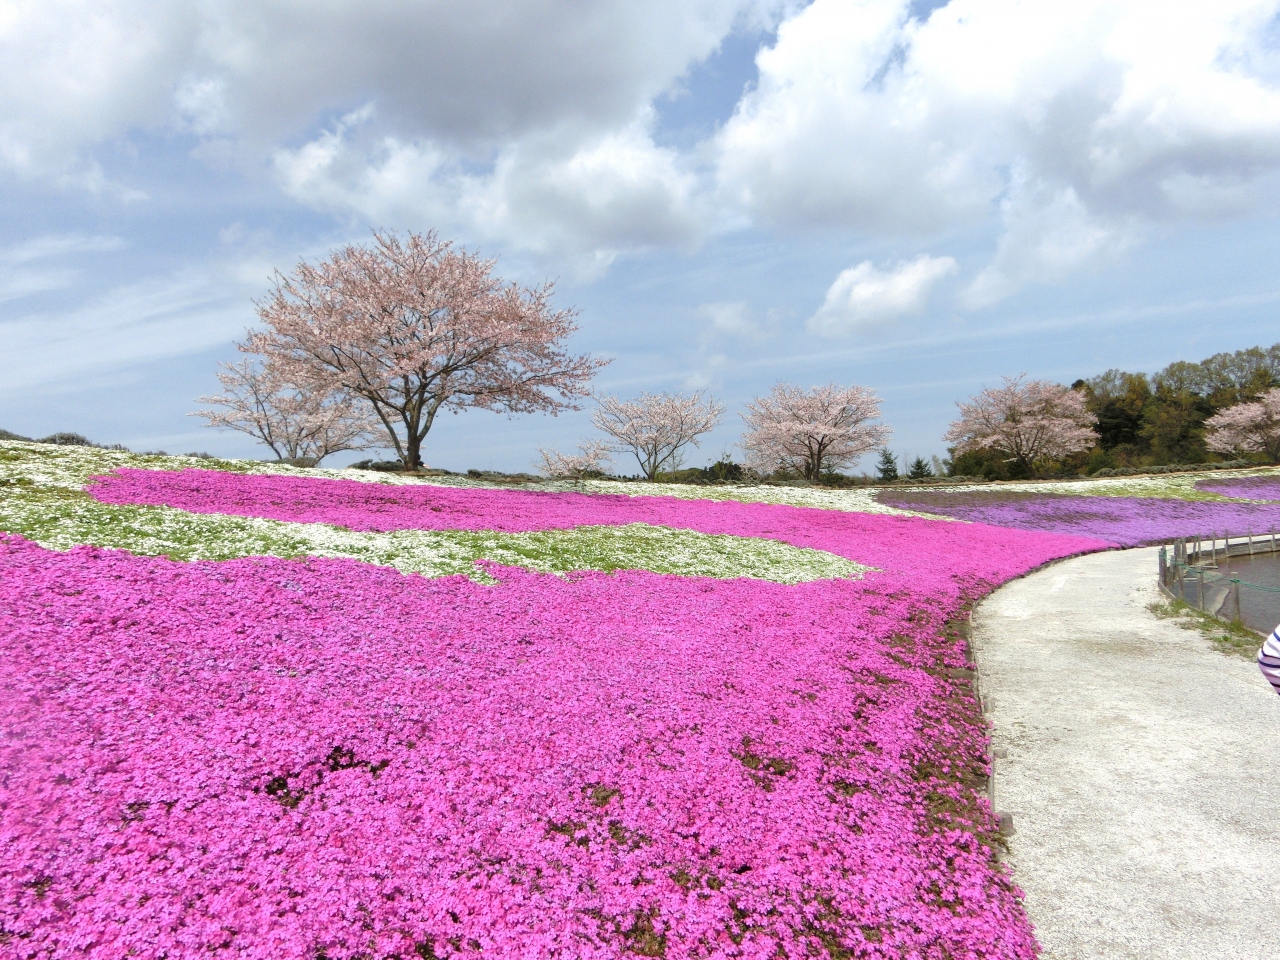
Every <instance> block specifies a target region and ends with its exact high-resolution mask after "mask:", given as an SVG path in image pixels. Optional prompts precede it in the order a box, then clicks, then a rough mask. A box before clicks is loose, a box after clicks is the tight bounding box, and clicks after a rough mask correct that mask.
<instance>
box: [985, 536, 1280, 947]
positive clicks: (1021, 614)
mask: <svg viewBox="0 0 1280 960" xmlns="http://www.w3.org/2000/svg"><path fill="white" fill-rule="evenodd" d="M1155 578H1156V549H1155V548H1143V549H1138V550H1124V551H1115V552H1111V553H1103V554H1094V555H1092V556H1088V557H1080V558H1077V559H1074V560H1068V561H1064V562H1063V563H1060V564H1055V565H1054V566H1051V567H1048V568H1046V569H1044V570H1041V571H1039V572H1037V573H1035V574H1032V575H1031V576H1028V577H1025V578H1023V579H1022V580H1017V581H1014V582H1013V583H1010V584H1008V585H1006V586H1005V587H1003V588H1001V589H1000V590H997V591H996V592H995V593H994V594H992V595H991V596H990V597H989V598H987V600H985V601H984V602H983V603H982V604H981V605H980V606H979V607H978V609H977V610H976V611H975V613H974V617H973V636H974V647H975V650H976V654H977V658H978V664H979V669H980V675H981V678H982V691H983V694H984V696H986V697H987V698H988V700H989V701H991V706H990V709H989V713H988V716H989V718H990V720H991V722H992V724H993V740H994V744H993V745H994V749H995V753H996V756H997V758H998V759H997V760H996V781H995V790H996V809H998V810H1002V811H1008V812H1010V813H1012V814H1013V825H1014V828H1015V830H1016V834H1015V835H1014V836H1013V837H1012V839H1011V840H1010V856H1009V860H1010V862H1011V863H1012V864H1013V866H1014V876H1015V879H1016V881H1017V883H1018V884H1019V886H1021V887H1022V888H1023V890H1024V891H1025V892H1026V906H1027V912H1028V914H1029V915H1030V917H1031V921H1032V923H1034V924H1035V926H1036V933H1037V936H1038V937H1039V938H1040V942H1041V943H1042V944H1043V945H1044V957H1045V958H1050V960H1077V958H1079V960H1085V958H1089V960H1093V958H1099V957H1105V958H1127V957H1134V958H1138V957H1141V958H1155V957H1178V958H1183V957H1185V958H1196V960H1209V958H1219V957H1221V958H1224V960H1225V958H1231V960H1247V958H1254V957H1257V958H1266V960H1271V958H1274V957H1277V956H1280V697H1277V696H1276V695H1275V694H1274V693H1272V692H1271V689H1270V687H1269V686H1268V685H1267V683H1266V682H1265V681H1264V680H1263V679H1262V676H1261V674H1260V673H1259V672H1258V668H1257V667H1256V666H1255V665H1254V664H1252V663H1250V662H1248V661H1246V660H1243V659H1240V658H1239V657H1234V656H1226V655H1224V654H1220V653H1218V652H1217V651H1215V650H1214V649H1213V648H1212V647H1211V645H1210V644H1209V641H1208V640H1206V639H1205V638H1204V637H1202V636H1201V634H1200V633H1198V632H1196V631H1192V630H1186V629H1183V628H1182V627H1179V626H1177V625H1176V624H1175V623H1173V622H1171V621H1169V620H1161V619H1159V618H1158V617H1156V616H1155V615H1154V614H1152V613H1151V612H1150V611H1149V610H1148V609H1147V607H1148V604H1150V603H1153V602H1155V601H1156V600H1157V598H1158V592H1157V590H1156V587H1155Z"/></svg>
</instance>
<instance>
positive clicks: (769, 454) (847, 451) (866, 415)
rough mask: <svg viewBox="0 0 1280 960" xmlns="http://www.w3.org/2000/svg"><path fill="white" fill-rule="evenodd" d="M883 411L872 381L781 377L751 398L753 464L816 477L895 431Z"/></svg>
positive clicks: (746, 445)
mask: <svg viewBox="0 0 1280 960" xmlns="http://www.w3.org/2000/svg"><path fill="white" fill-rule="evenodd" d="M879 417H880V398H879V397H878V396H877V395H876V393H875V391H873V390H871V389H869V388H867V387H860V386H856V385H855V386H849V387H842V386H837V385H835V384H831V385H828V386H823V387H814V388H812V389H810V390H804V389H801V388H800V387H797V386H795V385H794V384H790V383H779V384H777V385H775V386H774V388H773V390H772V391H771V392H770V393H769V395H768V396H765V397H756V398H755V399H753V400H752V401H751V402H750V403H748V404H747V413H745V414H743V416H742V419H743V420H744V421H745V422H746V425H747V431H746V433H745V434H743V437H742V444H741V445H742V448H743V449H744V450H746V451H747V465H748V466H750V467H752V468H753V469H755V470H758V471H760V472H762V473H773V472H774V471H776V470H789V471H792V472H795V473H799V474H801V475H803V476H804V478H805V479H806V480H809V481H811V482H812V481H816V480H818V479H819V478H820V477H821V476H822V474H823V473H824V472H825V471H829V470H836V469H838V468H840V467H844V466H848V465H849V464H852V463H855V462H856V461H857V460H858V458H860V457H861V456H862V455H863V454H865V453H867V452H868V451H870V450H874V449H875V448H876V447H879V446H882V445H883V444H884V442H885V441H886V440H888V439H889V436H890V434H891V433H892V431H891V430H890V429H889V427H887V426H885V425H884V424H882V423H877V422H876V421H877V420H878V419H879Z"/></svg>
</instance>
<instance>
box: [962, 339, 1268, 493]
mask: <svg viewBox="0 0 1280 960" xmlns="http://www.w3.org/2000/svg"><path fill="white" fill-rule="evenodd" d="M1277 387H1280V343H1278V344H1275V345H1273V346H1271V347H1265V348H1264V347H1250V348H1249V349H1247V350H1237V351H1235V352H1234V353H1217V354H1214V355H1213V356H1211V357H1209V358H1208V359H1206V360H1202V361H1200V362H1199V363H1192V362H1188V361H1183V360H1180V361H1178V362H1176V363H1171V364H1169V366H1167V367H1165V368H1164V369H1163V370H1161V371H1159V372H1158V373H1155V374H1150V375H1149V374H1146V373H1130V372H1128V371H1125V370H1118V369H1112V370H1108V371H1106V372H1105V373H1102V374H1099V375H1098V376H1095V377H1090V378H1088V379H1081V380H1077V381H1075V383H1073V384H1072V385H1071V389H1072V390H1073V391H1074V392H1076V393H1077V394H1079V395H1080V396H1081V397H1082V398H1083V401H1084V402H1083V408H1084V410H1085V411H1087V412H1088V413H1089V414H1092V415H1093V417H1095V418H1096V422H1095V424H1094V427H1093V429H1094V430H1095V431H1096V434H1097V439H1096V442H1094V443H1092V444H1090V445H1089V446H1087V447H1085V448H1084V449H1080V450H1077V451H1075V452H1072V453H1069V454H1067V455H1065V456H1062V457H1061V458H1059V459H1057V460H1056V461H1054V462H1049V463H1044V464H1041V465H1039V469H1038V470H1035V471H1033V468H1032V466H1031V465H1030V464H1028V463H1027V462H1025V461H1023V460H1019V459H1018V458H1017V457H1011V456H1010V455H1009V454H1008V453H1005V452H1003V451H1001V450H998V449H994V448H991V447H986V448H981V449H962V448H961V447H962V445H960V444H958V445H957V446H956V447H953V448H951V454H952V456H951V460H950V461H949V472H951V473H954V474H966V475H973V476H983V477H987V478H988V479H992V480H1017V479H1023V478H1025V477H1028V476H1031V475H1032V474H1033V472H1035V473H1038V474H1048V475H1052V474H1055V473H1061V474H1077V473H1083V474H1093V473H1097V472H1098V471H1099V470H1105V469H1123V468H1143V467H1156V466H1165V465H1169V464H1196V463H1213V462H1217V461H1223V460H1232V459H1234V458H1235V457H1237V456H1240V455H1241V453H1242V452H1244V453H1245V454H1252V455H1254V456H1255V457H1256V458H1258V459H1260V460H1261V459H1271V460H1274V459H1276V458H1275V457H1274V456H1272V455H1271V454H1270V453H1269V452H1268V451H1267V449H1266V443H1267V441H1266V440H1265V438H1263V439H1260V440H1259V441H1258V442H1257V443H1251V442H1250V441H1249V440H1248V438H1247V437H1241V436H1239V435H1229V434H1227V433H1225V432H1224V431H1223V430H1221V429H1219V430H1217V431H1215V429H1214V427H1215V426H1217V425H1219V424H1221V425H1222V426H1223V427H1225V426H1227V421H1225V420H1222V419H1219V420H1216V421H1214V423H1210V422H1209V421H1210V420H1211V419H1213V418H1215V417H1219V415H1223V416H1227V411H1228V410H1229V409H1231V408H1235V409H1236V410H1237V411H1239V410H1240V409H1241V405H1251V404H1260V403H1262V402H1263V401H1264V394H1267V393H1268V391H1271V390H1273V389H1275V388H1277ZM1229 419H1230V418H1229ZM1215 433H1217V434H1220V437H1219V440H1218V442H1217V443H1216V444H1215V441H1214V435H1215ZM948 439H951V438H950V437H949V438H948ZM1215 446H1216V447H1217V448H1218V449H1215Z"/></svg>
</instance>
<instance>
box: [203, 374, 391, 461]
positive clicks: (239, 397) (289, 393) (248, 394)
mask: <svg viewBox="0 0 1280 960" xmlns="http://www.w3.org/2000/svg"><path fill="white" fill-rule="evenodd" d="M221 367H222V369H221V370H219V372H218V381H219V382H220V383H221V384H222V389H223V391H224V392H223V393H221V394H218V395H216V396H211V397H201V398H200V402H201V403H208V404H212V405H213V408H210V409H206V410H198V411H196V412H195V413H194V414H193V416H199V417H204V418H205V419H206V420H208V421H209V426H211V427H227V428H230V429H232V430H239V431H240V432H241V433H247V434H249V435H250V436H252V437H254V438H256V439H257V440H260V441H261V442H262V443H265V444H266V445H267V446H268V447H270V448H271V452H272V453H274V454H275V455H276V457H277V459H281V460H284V459H290V460H296V459H307V460H314V461H315V462H316V463H319V462H320V461H321V460H323V459H324V458H325V457H327V456H329V454H331V453H338V452H340V451H342V450H365V449H368V448H369V447H372V446H374V445H375V441H374V439H373V437H374V434H375V433H376V431H377V430H378V429H379V427H380V424H379V423H378V421H377V419H376V418H375V417H374V415H373V408H372V407H371V406H370V405H369V404H368V403H367V402H365V401H364V400H362V399H361V398H359V397H354V396H351V395H349V394H346V393H343V392H342V391H334V390H324V389H309V388H307V387H303V386H299V385H298V384H297V383H294V382H291V381H290V380H289V379H288V378H287V377H285V376H284V375H283V374H282V373H281V371H280V370H279V368H278V367H277V366H276V365H273V364H270V363H267V364H262V363H256V364H255V363H253V362H252V361H250V360H242V361H240V362H239V363H235V364H231V363H224V364H222V365H221Z"/></svg>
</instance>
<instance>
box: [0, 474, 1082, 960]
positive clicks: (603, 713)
mask: <svg viewBox="0 0 1280 960" xmlns="http://www.w3.org/2000/svg"><path fill="white" fill-rule="evenodd" d="M218 476H220V477H223V478H225V479H218V478H217V477H214V478H213V479H210V478H209V477H208V476H205V475H203V473H201V474H197V473H194V472H170V473H169V474H167V475H161V476H153V477H140V476H137V475H134V474H130V473H124V474H121V475H113V476H112V477H111V478H109V479H107V480H105V481H103V482H102V483H101V484H99V485H98V486H96V487H95V488H94V494H95V496H96V497H99V498H102V499H114V501H115V502H114V503H111V504H106V503H102V502H100V501H99V500H96V499H90V498H88V497H85V496H83V495H81V498H80V499H79V500H76V501H75V504H76V510H78V511H82V512H84V513H85V514H86V515H89V514H93V511H112V510H116V511H140V512H141V514H125V516H128V517H136V516H139V515H144V516H152V517H154V516H156V515H163V516H165V517H169V518H171V520H170V521H166V522H171V523H172V525H174V526H177V525H179V524H180V523H181V522H182V520H183V518H185V520H186V521H187V522H188V523H191V524H199V523H203V522H208V523H211V524H216V523H223V522H227V523H240V524H250V525H256V524H262V525H271V524H276V525H280V526H282V527H283V528H286V529H288V530H298V529H301V528H304V527H305V528H311V527H317V526H320V525H325V527H324V528H325V529H327V530H331V531H334V532H335V534H344V535H349V536H352V537H392V536H399V535H405V536H419V535H428V534H441V535H444V534H449V535H453V534H457V533H460V532H461V533H466V534H468V535H474V536H477V537H491V538H501V537H517V536H547V535H552V534H554V535H557V536H560V535H576V534H577V532H578V531H579V530H580V529H581V527H580V526H578V524H582V523H588V524H590V525H591V529H592V530H604V529H610V528H611V527H612V525H617V524H633V523H636V522H643V523H644V524H646V527H645V528H644V529H646V530H650V531H655V533H654V537H656V538H657V539H655V540H654V541H653V542H652V543H651V544H650V545H649V546H648V547H647V548H646V549H645V550H641V551H637V553H636V555H635V560H636V561H637V562H646V563H647V562H650V561H649V559H646V558H645V557H644V556H642V554H644V553H646V551H648V552H651V553H656V552H659V550H660V547H658V546H655V544H669V543H670V542H671V541H670V540H665V539H663V538H665V537H668V536H669V535H673V534H676V535H694V536H700V537H724V538H729V539H726V541H724V542H725V543H726V544H727V545H726V547H725V549H726V550H727V549H730V548H733V549H736V546H737V545H740V544H746V543H754V542H767V543H771V544H774V545H775V546H778V547H786V549H791V550H795V549H796V548H797V547H800V548H805V549H809V550H812V551H813V552H817V551H818V550H821V551H825V552H826V553H827V554H828V555H830V554H834V555H837V556H838V557H840V558H844V559H845V561H846V562H848V561H852V562H853V563H856V565H857V567H856V569H857V570H858V571H865V570H866V569H867V568H868V567H871V568H876V569H873V570H869V571H867V572H866V573H865V575H864V576H863V577H862V578H861V579H849V578H832V579H820V580H814V581H812V582H799V583H792V584H781V583H771V582H761V581H760V580H747V579H719V580H716V579H709V578H706V577H693V576H671V575H662V574H655V573H653V572H650V571H647V570H630V571H627V570H623V571H619V572H615V573H611V574H606V573H603V572H581V573H574V574H570V575H568V576H560V577H557V576H551V575H548V574H545V573H538V572H533V571H529V570H521V569H515V568H512V567H499V566H494V565H489V566H488V568H487V569H488V579H489V580H490V581H491V582H490V584H483V583H477V582H475V581H473V580H469V579H467V578H465V577H460V576H449V577H438V578H436V579H427V578H424V577H422V576H415V575H404V574H402V573H399V572H396V571H393V570H389V569H386V568H382V567H377V566H372V565H370V564H368V563H361V562H358V561H357V560H355V559H293V560H289V559H282V558H263V557H259V558H253V559H240V560H226V561H222V562H210V561H199V562H177V561H174V560H171V559H168V558H163V557H138V556H132V555H130V554H127V553H123V552H119V551H109V550H101V549H94V548H88V547H80V548H75V549H71V550H70V551H69V552H55V551H52V550H48V549H45V548H43V547H41V546H38V545H36V544H34V543H31V542H29V541H28V540H24V539H22V538H19V537H15V536H8V537H3V538H0V596H2V597H3V601H4V602H3V603H0V691H3V693H2V694H0V711H2V714H0V715H2V716H3V721H2V726H3V729H4V730H5V731H6V737H5V739H4V740H3V741H0V757H2V763H3V767H4V770H5V771H6V774H5V778H4V779H3V780H2V781H0V809H3V810H4V811H5V814H4V816H3V817H2V818H0V831H3V835H2V836H0V843H3V845H4V848H5V849H6V853H7V856H8V861H7V862H8V866H7V867H5V868H4V869H3V870H0V943H3V944H4V946H5V948H6V949H9V950H14V951H15V953H16V955H17V956H27V957H61V956H70V955H72V954H73V953H74V954H76V955H80V954H87V955H93V956H111V957H116V956H125V955H132V956H139V957H161V956H166V957H170V958H173V957H187V956H195V955H205V954H207V953H209V952H216V953H225V954H226V955H229V956H240V957H273V958H274V957H298V958H306V960H319V958H321V957H324V958H328V960H337V958H354V957H358V956H359V957H370V958H373V957H377V958H387V957H405V958H410V957H415V956H416V957H432V956H435V957H445V956H449V957H452V956H465V955H469V954H483V955H488V956H512V957H515V956H522V957H523V956H530V957H533V956H563V957H588V956H610V957H613V956H625V955H641V956H666V957H672V958H676V957H703V956H759V957H765V956H770V957H774V956H784V955H785V956H793V957H794V956H810V955H826V956H833V957H840V956H871V957H936V958H943V957H1030V956H1033V955H1034V953H1035V944H1034V939H1033V938H1032V935H1031V932H1030V930H1029V927H1028V925H1027V922H1026V919H1025V917H1024V915H1023V914H1022V912H1021V909H1020V907H1019V905H1018V902H1017V898H1016V891H1015V890H1014V888H1013V887H1012V885H1011V883H1010V881H1009V879H1008V878H1007V876H1006V875H1005V873H1004V872H1003V871H1002V870H1001V869H1000V868H999V866H998V865H997V864H996V863H995V860H994V857H993V853H992V846H993V845H995V844H996V843H997V842H998V840H997V837H996V834H995V830H994V828H995V824H994V823H993V821H992V816H991V812H990V810H989V808H988V807H987V806H986V803H985V800H984V799H983V797H982V793H981V784H982V777H983V776H984V774H985V773H986V770H987V768H986V760H985V735H984V731H983V726H982V722H981V717H980V713H979V711H978V709H977V706H976V703H975V701H974V698H973V693H972V689H971V687H970V686H969V683H968V680H967V679H966V677H965V675H964V673H963V668H964V667H965V666H966V663H965V651H964V646H963V643H962V641H960V640H959V638H958V637H957V636H956V635H955V634H954V633H952V632H950V631H949V630H948V629H947V628H946V623H947V621H948V620H949V619H950V618H952V617H955V616H956V615H958V614H959V613H960V612H961V609H962V606H963V604H964V603H965V602H966V601H968V600H971V599H973V598H975V597H976V596H978V595H980V594H981V593H982V592H983V591H985V590H986V589H989V588H990V587H991V586H993V585H995V584H997V583H999V582H1001V581H1003V580H1006V579H1008V578H1009V577H1011V576H1016V575H1018V574H1020V573H1022V572H1025V571H1026V570H1028V569H1030V568H1032V567H1034V566H1037V565H1039V564H1041V563H1043V562H1045V561H1047V560H1050V559H1053V558H1055V557H1059V556H1064V555H1068V554H1071V553H1076V552H1081V551H1084V550H1089V549H1098V548H1101V547H1104V546H1106V545H1107V544H1105V543H1102V542H1099V541H1096V540H1088V539H1084V538H1079V537H1070V536H1056V535H1050V534H1035V533H1022V532H1019V531H1013V530H1004V529H999V528H994V527H989V526H982V525H970V524H959V523H949V522H946V523H943V522H937V521H931V520H926V519H920V518H915V517H900V516H884V515H875V516H873V515H860V514H849V513H836V512H832V511H819V510H812V509H797V508H793V507H778V506H769V505H764V504H741V503H722V504H711V503H706V502H703V503H697V502H685V501H672V500H662V499H658V498H626V497H619V498H598V497H588V496H574V495H553V496H551V497H550V499H547V495H544V497H543V498H541V499H535V500H529V499H527V498H528V497H530V496H533V495H532V494H525V493H521V492H519V491H489V492H484V493H477V492H475V491H466V490H456V489H454V490H448V489H446V490H445V491H444V494H441V492H440V491H441V488H431V489H430V490H427V491H426V493H424V492H423V491H422V489H420V488H415V487H406V486H397V487H388V486H378V487H376V488H375V486H374V485H372V484H364V485H361V484H353V485H352V486H356V487H361V486H363V487H364V488H366V489H369V490H375V489H376V490H379V491H382V492H390V493H391V494H393V496H392V498H391V499H390V500H388V499H385V498H381V497H373V498H372V499H370V497H369V496H367V495H362V494H361V491H360V490H350V489H348V488H347V486H346V485H345V484H339V483H335V482H333V481H324V480H299V479H297V478H283V479H287V480H289V482H288V483H286V484H284V485H277V486H270V487H263V486H261V485H260V483H261V481H262V480H264V479H268V480H280V479H282V478H279V477H276V478H262V477H254V476H245V475H235V474H227V473H224V474H220V475H218ZM156 483H160V484H161V485H162V486H163V490H162V491H161V492H162V493H163V494H164V496H163V497H162V498H161V497H156V496H150V498H149V499H148V497H147V496H141V494H143V493H147V494H148V495H150V494H155V493H156V492H157V489H158V488H157V487H156V486H155V484H156ZM245 491H250V492H251V493H252V494H253V496H254V497H257V498H258V501H259V504H260V505H261V503H263V502H266V501H264V500H263V499H262V498H263V495H264V493H266V492H269V493H270V494H271V496H272V497H274V501H272V502H269V503H268V504H267V505H268V506H269V508H270V509H271V510H272V511H273V516H272V518H263V517H255V518H246V517H237V516H229V515H227V514H224V513H218V512H208V513H200V512H195V511H197V510H209V511H213V510H214V509H215V505H214V504H213V502H212V501H211V500H210V498H211V497H214V496H216V497H217V498H219V500H218V503H217V504H216V509H217V510H228V511H230V510H234V509H236V508H241V509H243V508H244V507H245V505H246V502H245V501H244V500H243V498H242V495H243V494H244V493H245ZM46 492H47V491H46ZM69 493H76V491H69ZM427 494H429V496H428V495H427ZM462 494H467V496H462ZM180 497H192V498H194V499H193V500H191V501H190V502H187V503H186V505H185V506H183V507H181V508H176V507H175V506H173V505H169V506H159V505H156V503H155V502H154V501H157V500H161V499H162V500H164V501H174V503H177V502H178V500H179V498H180ZM202 498H203V499H202ZM250 499H252V498H250ZM138 500H141V501H142V503H141V504H139V503H137V502H135V501H138ZM433 506H435V507H439V508H440V509H439V510H438V511H437V510H434V509H432V507H433ZM188 510H189V511H191V512H184V511H188ZM147 511H152V512H153V513H149V514H148V513H146V512H147ZM339 514H341V519H339ZM93 515H94V516H99V515H97V514H93ZM300 519H306V520H307V521H308V522H307V523H301V522H299V520H300ZM343 520H345V521H347V522H346V523H344V524H343V525H344V526H351V527H353V529H352V530H350V531H339V530H337V529H336V527H334V526H332V525H333V524H336V523H339V522H342V521H343ZM77 522H84V523H86V524H88V523H89V521H87V520H84V521H77ZM147 522H150V521H147ZM430 523H434V524H436V525H438V526H446V525H448V524H454V525H456V526H460V527H464V528H465V529H464V530H462V531H457V530H448V529H439V530H435V531H431V530H427V531H420V530H417V529H412V528H410V529H405V528H406V526H409V527H411V526H412V525H415V524H430ZM555 524H562V525H564V529H563V530H562V531H557V530H554V529H548V527H551V526H553V525H555ZM493 527H497V528H498V532H495V531H494V530H493V529H492V528H493ZM58 529H62V530H67V529H71V528H63V527H59V528H58ZM205 533H208V534H210V535H213V534H214V533H215V530H214V528H212V527H210V528H205ZM149 535H150V534H149ZM175 536H176V535H175ZM717 542H719V541H717ZM602 562H603V561H602Z"/></svg>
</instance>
